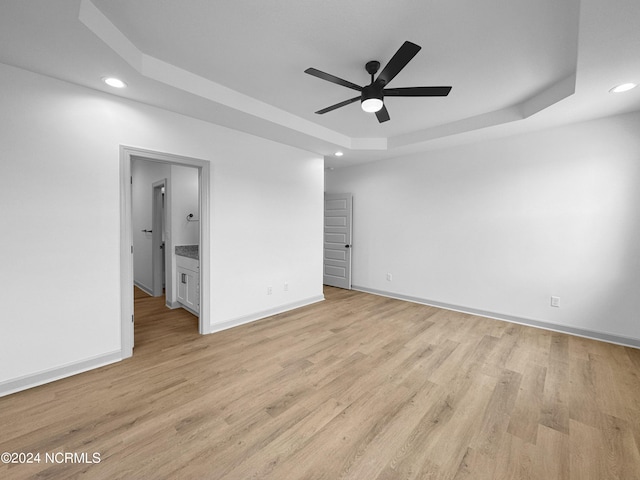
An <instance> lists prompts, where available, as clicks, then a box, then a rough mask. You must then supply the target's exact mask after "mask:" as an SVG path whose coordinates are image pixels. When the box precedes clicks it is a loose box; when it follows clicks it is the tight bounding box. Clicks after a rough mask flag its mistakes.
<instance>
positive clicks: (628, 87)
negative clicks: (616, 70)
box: [609, 83, 638, 93]
mask: <svg viewBox="0 0 640 480" xmlns="http://www.w3.org/2000/svg"><path fill="white" fill-rule="evenodd" d="M637 86H638V84H637V83H623V84H621V85H616V86H615V87H613V88H612V89H611V90H609V92H610V93H622V92H628V91H629V90H631V89H632V88H636V87H637Z"/></svg>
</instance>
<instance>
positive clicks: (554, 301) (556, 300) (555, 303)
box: [551, 297, 560, 308]
mask: <svg viewBox="0 0 640 480" xmlns="http://www.w3.org/2000/svg"><path fill="white" fill-rule="evenodd" d="M551 306H552V307H558V308H560V297H551Z"/></svg>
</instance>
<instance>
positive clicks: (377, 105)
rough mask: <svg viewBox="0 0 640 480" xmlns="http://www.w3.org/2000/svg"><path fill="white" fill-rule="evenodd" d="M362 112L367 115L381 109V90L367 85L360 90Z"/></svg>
mask: <svg viewBox="0 0 640 480" xmlns="http://www.w3.org/2000/svg"><path fill="white" fill-rule="evenodd" d="M361 106H362V110H364V111H365V112H368V113H375V112H378V111H380V110H381V109H382V107H383V106H384V103H383V102H382V88H381V87H379V86H378V85H375V84H373V83H372V84H371V85H367V86H366V87H364V88H363V89H362V104H361Z"/></svg>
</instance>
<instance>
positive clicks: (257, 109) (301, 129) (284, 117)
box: [78, 0, 576, 152]
mask: <svg viewBox="0 0 640 480" xmlns="http://www.w3.org/2000/svg"><path fill="white" fill-rule="evenodd" d="M78 19H79V20H80V21H81V22H82V23H83V24H84V25H85V26H86V27H87V28H88V29H89V30H90V31H91V32H93V33H94V34H95V35H96V36H97V37H98V38H99V39H100V40H102V41H103V42H104V43H105V44H106V45H107V46H108V47H109V48H111V49H112V50H113V51H114V52H115V53H116V54H118V55H119V56H120V57H121V58H122V59H123V60H124V61H125V62H126V63H128V64H129V65H130V66H131V67H133V68H134V69H135V70H136V71H137V72H138V73H140V74H141V75H143V76H145V77H147V78H150V79H152V80H156V81H158V82H161V83H163V84H165V85H168V86H171V87H173V88H176V89H179V90H182V91H184V92H187V93H190V94H193V95H196V96H198V97H200V98H204V99H207V100H209V101H212V102H215V103H218V104H220V105H224V106H226V107H229V108H231V109H233V110H236V111H237V112H239V113H241V114H245V115H251V116H252V117H254V118H256V119H257V120H258V121H259V122H258V124H254V125H253V127H252V128H251V129H250V130H251V131H249V130H245V131H247V133H252V134H254V135H258V136H265V135H264V133H263V132H262V131H261V130H267V131H268V130H273V128H272V127H271V128H270V127H269V126H268V125H266V124H265V123H262V124H260V122H266V123H267V124H269V125H272V126H277V127H280V128H284V129H286V130H289V131H293V132H295V133H296V135H300V134H302V135H304V136H309V137H313V138H315V139H317V140H320V141H321V142H327V143H329V144H332V145H336V146H339V147H342V148H345V149H350V150H353V151H372V152H373V151H378V152H380V151H390V150H394V149H402V148H406V147H412V146H419V145H420V144H425V143H428V142H430V141H433V140H436V139H439V138H443V137H449V136H454V135H458V134H463V133H468V132H470V131H473V130H480V129H484V128H489V127H493V126H497V125H501V124H505V123H509V122H515V121H518V120H523V119H525V118H528V117H530V116H531V115H534V114H535V113H538V112H540V111H542V110H544V109H545V108H548V107H549V106H551V105H553V104H555V103H557V102H559V101H561V100H563V99H565V98H567V97H569V96H571V95H573V94H574V93H575V86H576V72H575V71H574V73H572V74H571V75H569V76H568V77H566V78H564V79H562V80H560V81H558V82H556V83H555V84H553V85H551V86H550V87H548V88H546V89H544V90H543V91H541V92H539V93H537V94H535V95H533V96H532V97H530V98H528V99H526V100H524V101H522V102H520V103H517V104H514V105H511V106H508V107H505V108H502V109H499V110H495V111H492V112H487V113H483V114H480V115H476V116H473V117H469V118H464V119H461V120H458V121H455V122H450V123H447V124H444V125H438V126H436V127H432V128H427V129H425V130H419V131H415V132H411V133H408V134H404V135H398V136H395V137H389V138H386V137H376V138H352V137H349V136H347V135H344V134H341V133H339V132H336V131H334V130H331V129H329V128H326V127H323V126H321V125H318V124H316V123H314V122H311V121H309V120H306V119H304V118H301V117H298V116H297V115H294V114H292V113H289V112H287V111H285V110H282V109H280V108H277V107H274V106H273V105H269V104H267V103H265V102H262V101H260V100H257V99H255V98H253V97H250V96H248V95H245V94H242V93H240V92H237V91H235V90H233V89H231V88H228V87H225V86H223V85H220V84H218V83H216V82H213V81H211V80H209V79H207V78H204V77H201V76H199V75H196V74H194V73H192V72H189V71H187V70H184V69H182V68H179V67H176V66H175V65H172V64H170V63H167V62H164V61H162V60H160V59H158V58H155V57H152V56H150V55H147V54H145V53H143V52H142V51H141V50H139V49H138V47H136V45H135V44H133V43H132V42H131V41H130V40H129V39H128V38H127V37H126V36H125V35H124V34H123V33H122V32H121V31H120V30H119V29H118V28H117V27H116V26H115V25H114V24H113V23H112V22H111V21H110V20H109V19H108V18H107V17H106V16H105V15H104V14H103V13H102V12H101V11H100V10H99V9H98V7H96V6H95V5H94V4H93V3H92V2H91V0H81V1H80V9H79V13H78Z"/></svg>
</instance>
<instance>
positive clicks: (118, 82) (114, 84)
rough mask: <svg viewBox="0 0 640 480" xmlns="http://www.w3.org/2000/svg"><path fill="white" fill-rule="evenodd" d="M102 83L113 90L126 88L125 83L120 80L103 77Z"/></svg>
mask: <svg viewBox="0 0 640 480" xmlns="http://www.w3.org/2000/svg"><path fill="white" fill-rule="evenodd" d="M102 81H103V82H104V83H106V84H107V85H109V86H110V87H114V88H124V87H126V86H127V84H126V83H124V82H123V81H122V80H120V79H119V78H116V77H104V78H103V79H102Z"/></svg>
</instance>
